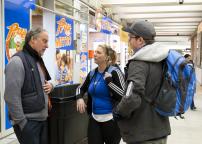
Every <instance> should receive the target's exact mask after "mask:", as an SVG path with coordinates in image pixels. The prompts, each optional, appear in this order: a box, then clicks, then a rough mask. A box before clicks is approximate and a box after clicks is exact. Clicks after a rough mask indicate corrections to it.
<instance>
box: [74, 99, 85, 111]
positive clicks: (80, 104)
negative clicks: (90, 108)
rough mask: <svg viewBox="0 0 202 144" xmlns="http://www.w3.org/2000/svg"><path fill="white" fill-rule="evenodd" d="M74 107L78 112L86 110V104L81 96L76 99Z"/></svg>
mask: <svg viewBox="0 0 202 144" xmlns="http://www.w3.org/2000/svg"><path fill="white" fill-rule="evenodd" d="M76 109H77V111H79V112H80V113H84V112H85V111H86V104H85V102H84V99H83V98H80V99H78V100H77V101H76Z"/></svg>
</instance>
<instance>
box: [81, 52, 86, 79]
mask: <svg viewBox="0 0 202 144" xmlns="http://www.w3.org/2000/svg"><path fill="white" fill-rule="evenodd" d="M87 74H88V52H81V53H80V78H81V82H83V80H84V79H85V78H86V76H87Z"/></svg>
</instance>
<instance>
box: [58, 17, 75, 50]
mask: <svg viewBox="0 0 202 144" xmlns="http://www.w3.org/2000/svg"><path fill="white" fill-rule="evenodd" d="M73 30H74V23H73V20H72V19H70V18H66V17H63V16H58V15H56V33H55V35H56V38H55V46H56V49H63V50H73V49H74V41H73V40H74V35H73Z"/></svg>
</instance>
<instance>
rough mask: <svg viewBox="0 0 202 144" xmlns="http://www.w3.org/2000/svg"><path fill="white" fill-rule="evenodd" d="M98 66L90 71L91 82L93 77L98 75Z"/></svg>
mask: <svg viewBox="0 0 202 144" xmlns="http://www.w3.org/2000/svg"><path fill="white" fill-rule="evenodd" d="M97 70H98V68H95V69H93V70H92V71H90V82H91V80H92V79H93V77H94V76H95V75H96V73H97Z"/></svg>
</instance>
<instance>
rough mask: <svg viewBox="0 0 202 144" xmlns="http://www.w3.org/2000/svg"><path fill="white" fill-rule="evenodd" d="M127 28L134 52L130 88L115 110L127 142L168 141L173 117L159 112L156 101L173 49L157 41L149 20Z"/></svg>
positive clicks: (150, 143)
mask: <svg viewBox="0 0 202 144" xmlns="http://www.w3.org/2000/svg"><path fill="white" fill-rule="evenodd" d="M123 30H124V31H126V32H128V33H129V44H130V46H131V48H132V49H133V51H134V55H133V56H132V57H131V59H129V61H128V64H127V65H126V66H127V67H126V68H127V69H126V72H125V77H126V84H127V88H126V92H125V94H124V96H123V98H122V100H121V101H120V103H119V104H118V105H117V107H116V108H115V109H114V111H113V116H114V119H115V120H117V121H118V125H119V127H120V131H121V135H122V138H123V140H124V141H125V142H127V144H166V141H167V136H168V135H169V134H170V132H171V130H170V123H169V119H168V117H163V116H161V115H159V114H158V113H157V112H156V111H155V108H154V105H153V104H154V103H155V97H156V96H157V95H158V91H159V89H160V85H161V80H162V75H163V68H162V60H163V59H165V58H166V57H167V55H168V51H169V49H165V48H164V47H162V46H161V45H160V44H158V43H156V42H155V40H154V38H155V36H156V32H155V29H154V26H153V25H152V23H150V22H148V21H137V22H134V23H133V24H132V25H131V26H130V27H127V28H125V29H123Z"/></svg>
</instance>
